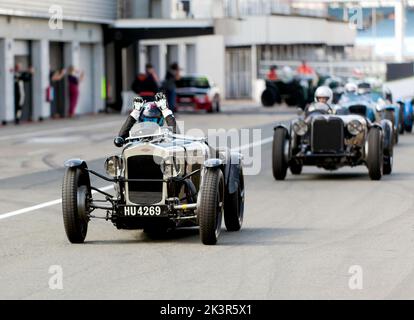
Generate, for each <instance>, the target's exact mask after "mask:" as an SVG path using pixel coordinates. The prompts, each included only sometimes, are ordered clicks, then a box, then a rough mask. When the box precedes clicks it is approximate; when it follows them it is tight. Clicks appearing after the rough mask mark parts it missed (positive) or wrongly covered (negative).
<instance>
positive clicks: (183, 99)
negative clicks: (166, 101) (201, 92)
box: [179, 98, 192, 102]
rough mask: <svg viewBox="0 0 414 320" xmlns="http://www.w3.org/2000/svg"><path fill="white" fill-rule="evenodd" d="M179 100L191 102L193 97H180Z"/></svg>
mask: <svg viewBox="0 0 414 320" xmlns="http://www.w3.org/2000/svg"><path fill="white" fill-rule="evenodd" d="M179 101H180V102H191V101H192V99H191V98H180V99H179Z"/></svg>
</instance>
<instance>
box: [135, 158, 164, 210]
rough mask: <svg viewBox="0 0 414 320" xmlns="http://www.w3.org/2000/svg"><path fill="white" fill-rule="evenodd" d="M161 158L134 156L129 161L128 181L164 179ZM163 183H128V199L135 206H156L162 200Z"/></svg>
mask: <svg viewBox="0 0 414 320" xmlns="http://www.w3.org/2000/svg"><path fill="white" fill-rule="evenodd" d="M160 163H161V158H158V157H154V156H132V157H129V158H128V159H127V170H128V176H127V178H128V179H163V173H162V171H161V167H160ZM162 186H163V182H162V181H159V182H158V181H145V182H128V197H129V200H130V201H131V202H133V203H135V204H144V205H148V204H155V203H158V202H160V201H161V200H162Z"/></svg>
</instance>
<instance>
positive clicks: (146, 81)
mask: <svg viewBox="0 0 414 320" xmlns="http://www.w3.org/2000/svg"><path fill="white" fill-rule="evenodd" d="M131 89H132V91H134V93H136V94H137V95H139V96H141V97H143V98H144V99H145V100H147V101H153V100H154V97H155V94H156V93H157V92H158V90H159V79H158V76H157V74H156V72H155V70H154V67H153V66H152V64H151V63H147V64H146V65H145V74H142V73H141V74H138V75H137V76H136V78H135V79H134V82H133V83H132V85H131Z"/></svg>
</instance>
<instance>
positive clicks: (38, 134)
mask: <svg viewBox="0 0 414 320" xmlns="http://www.w3.org/2000/svg"><path fill="white" fill-rule="evenodd" d="M118 125H119V121H107V122H100V123H96V124H89V125H79V126H74V127H70V128H60V129H48V130H41V131H36V132H26V133H20V134H14V135H8V136H1V137H0V141H2V140H10V139H17V138H26V137H27V138H34V137H41V136H44V135H53V136H55V135H56V133H70V132H79V130H82V129H99V128H107V127H111V126H118Z"/></svg>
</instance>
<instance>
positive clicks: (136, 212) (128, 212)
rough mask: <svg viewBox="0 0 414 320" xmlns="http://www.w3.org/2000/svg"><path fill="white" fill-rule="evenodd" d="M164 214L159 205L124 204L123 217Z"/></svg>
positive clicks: (158, 215)
mask: <svg viewBox="0 0 414 320" xmlns="http://www.w3.org/2000/svg"><path fill="white" fill-rule="evenodd" d="M163 214H164V210H163V207H161V206H125V207H124V216H125V217H160V216H162V215H163Z"/></svg>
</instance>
